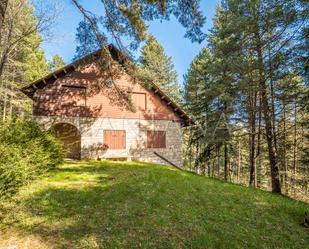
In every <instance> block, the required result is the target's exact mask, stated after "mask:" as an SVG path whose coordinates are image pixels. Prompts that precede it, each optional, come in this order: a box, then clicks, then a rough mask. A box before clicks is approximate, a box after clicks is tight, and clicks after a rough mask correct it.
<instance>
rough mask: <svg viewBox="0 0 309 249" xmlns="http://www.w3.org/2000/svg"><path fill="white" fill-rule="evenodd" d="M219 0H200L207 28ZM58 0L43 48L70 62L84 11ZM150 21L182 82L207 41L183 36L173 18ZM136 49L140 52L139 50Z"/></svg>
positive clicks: (89, 3)
mask: <svg viewBox="0 0 309 249" xmlns="http://www.w3.org/2000/svg"><path fill="white" fill-rule="evenodd" d="M48 1H54V0H48ZM219 2H220V1H219V0H201V10H202V12H203V14H204V15H205V16H206V18H207V19H206V24H205V26H204V31H205V32H207V31H208V30H209V29H210V28H211V27H212V18H213V16H214V13H215V8H216V5H217V4H218V3H219ZM59 3H61V4H60V9H61V11H60V12H59V14H58V16H57V19H56V24H55V25H54V27H53V29H52V31H51V32H52V35H51V37H53V38H49V39H45V40H44V41H43V44H42V48H43V49H44V51H45V54H46V57H47V58H48V59H50V58H51V57H52V56H53V55H55V54H59V55H61V56H62V58H63V59H64V60H65V61H66V62H67V63H69V62H71V61H72V58H73V56H74V53H75V47H76V43H75V32H76V28H77V26H78V23H79V22H80V21H81V20H82V15H81V14H80V13H79V12H78V10H77V9H76V7H75V6H74V5H73V4H72V3H71V1H70V0H62V1H59ZM81 3H82V4H83V5H84V6H85V7H86V8H87V9H88V10H91V11H93V12H94V13H99V11H100V8H102V7H101V3H100V1H97V0H82V1H81ZM148 25H149V32H150V33H152V34H153V35H154V36H155V37H156V38H157V40H158V41H159V42H160V44H161V45H162V46H163V47H164V49H165V52H166V54H167V55H168V56H171V57H172V59H173V63H174V65H175V69H176V71H177V73H178V80H179V83H182V82H183V75H184V74H185V73H186V72H187V70H188V67H189V65H190V63H191V61H192V59H193V58H194V57H195V56H196V55H197V54H198V52H199V51H200V50H201V49H202V48H203V47H204V46H205V45H206V42H205V41H204V42H202V43H201V44H198V43H191V41H190V40H189V39H186V38H184V34H185V29H184V28H183V27H182V26H181V25H180V24H179V23H178V22H177V21H176V20H175V19H174V18H172V19H171V20H170V21H163V22H160V21H153V22H150V23H148ZM136 53H137V55H138V51H137V52H136Z"/></svg>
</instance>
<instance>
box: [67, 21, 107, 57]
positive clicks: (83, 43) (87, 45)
mask: <svg viewBox="0 0 309 249" xmlns="http://www.w3.org/2000/svg"><path fill="white" fill-rule="evenodd" d="M92 22H93V23H92V24H91V23H90V22H89V21H88V20H87V19H84V20H83V21H81V22H80V23H79V24H78V27H77V29H76V35H75V36H76V38H75V40H76V43H77V46H76V49H75V55H74V58H73V60H77V59H79V58H82V57H84V56H86V55H88V54H90V53H92V52H94V51H96V50H98V49H100V48H101V44H100V43H99V42H98V41H97V38H96V34H95V31H94V29H93V28H92V26H91V25H94V27H95V30H97V31H98V32H99V27H98V22H99V20H98V19H97V18H93V19H92ZM102 39H103V37H102ZM102 42H103V41H102ZM103 43H106V41H104V42H103Z"/></svg>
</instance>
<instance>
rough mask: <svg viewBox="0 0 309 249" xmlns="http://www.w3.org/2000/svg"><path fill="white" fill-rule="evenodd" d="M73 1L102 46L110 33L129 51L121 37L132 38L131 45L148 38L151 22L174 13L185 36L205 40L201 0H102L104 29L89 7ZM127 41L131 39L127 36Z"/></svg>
mask: <svg viewBox="0 0 309 249" xmlns="http://www.w3.org/2000/svg"><path fill="white" fill-rule="evenodd" d="M72 2H73V4H74V5H75V6H76V7H77V9H78V10H79V11H80V12H81V13H82V14H83V16H84V17H85V19H86V20H87V22H88V23H89V25H90V26H91V28H92V29H93V32H94V34H95V36H96V41H97V42H98V44H99V47H104V46H106V45H107V44H106V42H107V41H108V39H107V38H108V36H109V35H110V36H111V37H112V38H113V40H114V41H115V43H116V45H117V46H118V48H119V49H121V50H122V51H123V52H124V51H126V49H125V46H124V45H123V43H122V40H121V38H123V37H126V38H129V40H130V41H131V42H130V48H137V45H138V44H139V43H140V42H141V41H144V40H145V39H146V38H147V28H148V26H147V24H146V22H148V21H153V20H155V19H159V20H168V19H169V18H170V16H171V15H173V16H174V17H175V18H176V19H177V20H178V21H179V22H180V23H181V25H182V26H184V27H185V29H186V34H185V37H187V38H189V39H190V40H191V41H193V42H202V41H203V40H204V38H205V34H204V33H203V31H202V27H203V25H204V22H205V18H204V17H203V15H202V13H201V11H200V9H199V7H200V6H199V2H200V0H190V1H188V0H181V1H180V0H152V1H148V0H141V1H136V0H120V1H114V0H102V1H101V3H102V5H101V7H102V9H101V10H100V11H101V15H100V16H101V17H103V18H102V19H101V24H102V27H103V29H104V30H105V31H104V32H103V31H102V30H101V31H100V30H99V29H98V27H97V24H96V20H97V19H98V18H97V17H96V16H95V15H94V14H93V13H91V12H89V11H88V10H86V9H85V8H84V7H83V5H82V4H81V3H80V1H78V0H72ZM127 40H128V39H127Z"/></svg>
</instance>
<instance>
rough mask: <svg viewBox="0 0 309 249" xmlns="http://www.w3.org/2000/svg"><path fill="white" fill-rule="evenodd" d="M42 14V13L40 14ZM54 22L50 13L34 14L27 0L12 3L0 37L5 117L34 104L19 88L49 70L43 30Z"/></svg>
mask: <svg viewBox="0 0 309 249" xmlns="http://www.w3.org/2000/svg"><path fill="white" fill-rule="evenodd" d="M38 14H40V13H38ZM50 24H52V22H51V19H50V18H49V17H47V16H46V15H44V14H42V15H39V18H37V17H36V16H35V14H34V9H33V7H32V6H31V5H30V4H29V3H28V1H27V0H23V1H17V0H11V1H9V2H8V5H7V9H6V14H5V18H4V22H3V26H2V33H1V37H0V38H1V39H0V45H1V46H0V106H1V111H0V113H1V116H2V120H5V119H6V118H8V117H12V116H13V115H14V113H15V114H16V113H21V112H25V111H27V110H30V107H31V104H30V101H28V100H27V99H26V98H25V96H24V95H23V94H22V93H21V92H20V91H19V88H20V87H22V86H23V85H25V84H28V83H30V82H31V81H34V80H36V79H38V78H40V77H42V76H43V75H45V74H46V73H47V64H46V59H45V55H44V52H43V50H42V49H40V44H41V42H42V37H41V35H40V34H39V32H43V31H44V30H46V29H48V27H49V25H50Z"/></svg>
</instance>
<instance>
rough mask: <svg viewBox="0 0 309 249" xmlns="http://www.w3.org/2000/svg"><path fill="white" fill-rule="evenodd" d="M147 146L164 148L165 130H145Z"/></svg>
mask: <svg viewBox="0 0 309 249" xmlns="http://www.w3.org/2000/svg"><path fill="white" fill-rule="evenodd" d="M147 148H166V132H165V131H147Z"/></svg>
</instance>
